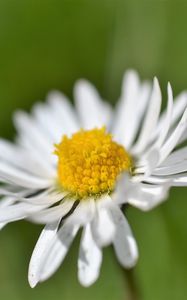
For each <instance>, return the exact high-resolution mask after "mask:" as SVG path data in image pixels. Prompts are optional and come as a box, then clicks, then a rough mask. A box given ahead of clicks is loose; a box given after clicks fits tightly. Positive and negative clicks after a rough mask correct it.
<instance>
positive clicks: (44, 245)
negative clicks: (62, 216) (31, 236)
mask: <svg viewBox="0 0 187 300" xmlns="http://www.w3.org/2000/svg"><path fill="white" fill-rule="evenodd" d="M58 225H59V222H56V223H54V224H50V225H46V226H45V228H44V229H43V231H42V233H41V235H40V237H39V239H38V241H37V243H36V246H35V248H34V251H33V253H32V257H31V260H30V264H29V273H28V280H29V284H30V286H31V287H32V288H33V287H35V286H36V284H37V283H38V282H39V281H40V276H41V270H42V269H43V265H44V264H45V260H46V256H47V255H48V253H49V250H50V248H51V245H52V243H53V240H54V237H55V236H56V234H57V229H58Z"/></svg>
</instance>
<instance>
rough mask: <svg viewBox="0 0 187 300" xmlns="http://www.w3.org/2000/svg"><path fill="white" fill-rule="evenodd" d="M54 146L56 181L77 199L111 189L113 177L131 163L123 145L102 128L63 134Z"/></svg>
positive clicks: (126, 169)
mask: <svg viewBox="0 0 187 300" xmlns="http://www.w3.org/2000/svg"><path fill="white" fill-rule="evenodd" d="M55 147H56V150H55V154H56V155H57V156H58V183H59V184H60V185H61V186H62V187H63V189H64V190H67V191H68V192H70V193H72V194H73V195H76V196H77V197H78V198H85V197H87V196H89V195H99V194H101V193H106V192H108V193H109V192H111V191H112V190H113V189H114V186H115V182H116V179H117V176H118V175H119V174H120V173H121V172H123V171H128V170H129V169H130V168H131V164H132V162H131V158H130V156H129V154H128V153H127V152H126V150H125V149H124V147H123V146H121V145H119V144H117V143H116V142H114V141H113V140H112V135H111V134H108V133H107V132H106V129H105V128H104V127H103V128H101V129H93V130H87V131H86V130H80V131H79V132H77V133H75V134H73V135H72V137H70V138H69V137H67V136H63V138H62V140H61V142H60V144H57V145H55Z"/></svg>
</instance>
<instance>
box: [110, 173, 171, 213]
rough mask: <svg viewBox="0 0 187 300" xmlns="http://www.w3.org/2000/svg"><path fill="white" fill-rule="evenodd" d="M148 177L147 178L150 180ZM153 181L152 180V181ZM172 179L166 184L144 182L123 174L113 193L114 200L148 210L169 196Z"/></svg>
mask: <svg viewBox="0 0 187 300" xmlns="http://www.w3.org/2000/svg"><path fill="white" fill-rule="evenodd" d="M149 178H151V177H148V178H147V179H146V180H147V181H149ZM150 182H151V181H150ZM169 187H170V181H169V183H167V181H166V182H165V184H164V185H159V183H157V184H156V185H151V184H144V183H141V182H133V181H132V179H131V178H130V177H129V176H128V175H127V174H125V175H123V176H121V178H120V179H119V180H118V183H117V186H116V191H115V193H114V195H113V197H112V198H113V200H114V202H116V203H118V204H122V203H129V204H131V205H133V206H135V207H137V208H139V209H141V210H143V211H147V210H150V209H152V208H153V207H155V206H156V205H158V204H159V203H160V202H161V201H164V200H165V199H166V198H167V192H168V189H169Z"/></svg>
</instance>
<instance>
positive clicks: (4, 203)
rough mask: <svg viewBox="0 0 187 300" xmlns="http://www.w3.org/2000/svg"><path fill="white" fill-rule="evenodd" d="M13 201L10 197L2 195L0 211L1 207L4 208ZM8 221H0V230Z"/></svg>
mask: <svg viewBox="0 0 187 300" xmlns="http://www.w3.org/2000/svg"><path fill="white" fill-rule="evenodd" d="M14 202H15V199H13V198H10V197H4V198H3V199H1V200H0V212H1V209H2V208H5V207H7V206H9V205H12V204H13V203H14ZM7 224H8V222H0V230H1V229H3V227H4V226H5V225H7Z"/></svg>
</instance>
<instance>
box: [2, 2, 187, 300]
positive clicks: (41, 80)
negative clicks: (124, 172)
mask: <svg viewBox="0 0 187 300" xmlns="http://www.w3.org/2000/svg"><path fill="white" fill-rule="evenodd" d="M129 67H130V68H136V69H137V70H138V71H139V73H140V75H141V77H142V78H152V77H153V76H154V75H157V76H158V78H159V79H160V82H161V87H162V91H163V95H164V101H165V100H166V99H165V97H166V83H167V81H168V80H169V81H170V82H171V83H172V86H173V88H174V94H175V95H176V94H177V93H178V92H180V91H181V90H183V89H185V88H187V2H186V1H180V0H178V1H177V0H176V1H172V0H168V1H166V0H165V1H159V0H158V1H154V0H152V1H135V0H128V1H124V0H69V1H68V0H67V1H65V0H40V1H37V0H27V1H24V0H0V135H1V136H3V137H5V138H10V139H12V138H13V136H14V135H15V132H14V129H13V125H12V121H11V116H12V112H13V111H14V110H15V109H17V108H22V109H26V110H29V108H31V106H32V104H33V103H34V102H35V101H36V100H39V99H44V98H45V95H46V93H47V92H48V91H49V90H51V89H59V90H62V91H64V92H65V93H66V94H67V95H68V96H69V97H70V99H72V88H73V84H74V82H75V81H76V79H78V78H80V77H84V78H87V79H89V80H90V81H92V82H93V83H94V84H95V85H96V87H97V88H98V89H99V91H100V93H101V95H102V96H103V97H104V98H106V99H108V101H111V102H112V103H113V104H114V103H115V102H116V100H117V98H118V96H119V94H120V85H121V80H122V75H123V72H124V70H126V69H127V68H129ZM28 134H29V132H28ZM186 195H187V189H186V188H181V189H180V190H179V189H173V190H172V191H171V193H170V199H169V201H167V202H165V203H164V204H162V205H161V206H160V207H158V208H156V209H155V210H153V211H151V212H149V213H142V212H140V211H138V210H136V209H134V208H130V209H128V211H127V215H128V219H129V222H130V224H131V226H132V228H133V231H134V234H135V236H136V238H137V241H138V245H139V251H140V259H139V262H138V264H137V267H136V268H135V269H134V270H133V271H132V272H130V273H128V272H124V271H122V269H121V268H120V267H119V265H118V264H117V262H116V260H115V257H114V254H113V251H112V249H110V248H107V249H105V250H104V262H103V266H102V270H101V276H100V279H99V280H98V282H97V283H96V284H95V285H94V286H92V287H91V288H89V289H85V288H82V287H81V286H80V285H79V283H78V282H77V277H76V272H77V268H76V259H77V253H78V240H79V238H77V240H76V241H75V242H74V244H73V246H72V248H71V251H70V253H69V255H68V256H67V258H66V260H65V262H64V264H63V266H62V267H61V268H60V269H59V271H58V272H57V273H56V274H55V275H54V276H53V277H52V278H51V279H50V280H48V281H47V282H46V283H43V284H41V285H39V286H37V287H36V288H35V289H34V290H32V289H31V288H30V287H29V285H28V282H27V268H28V263H29V258H30V255H31V253H32V249H33V247H34V244H35V241H36V240H37V238H38V235H39V233H40V230H41V227H40V226H37V225H33V224H29V223H27V222H18V223H14V224H10V225H8V226H7V227H6V228H5V229H4V230H3V231H2V232H1V233H0V299H1V300H18V299H19V300H22V299H27V300H31V299H35V300H41V299H46V300H48V299H53V300H56V299H63V300H74V299H81V300H88V299H90V300H92V299H94V300H95V299H97V300H102V299H109V300H120V299H121V300H122V299H123V300H125V299H126V300H129V299H131V300H132V299H134V300H135V299H140V300H158V299H159V300H162V299H164V300H166V299H169V300H174V299H177V300H183V299H184V300H186V299H187V284H186V282H187V255H186V253H187V218H186V213H187V199H186V198H187V197H186ZM132 282H134V284H133V286H132ZM133 290H134V292H133Z"/></svg>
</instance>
